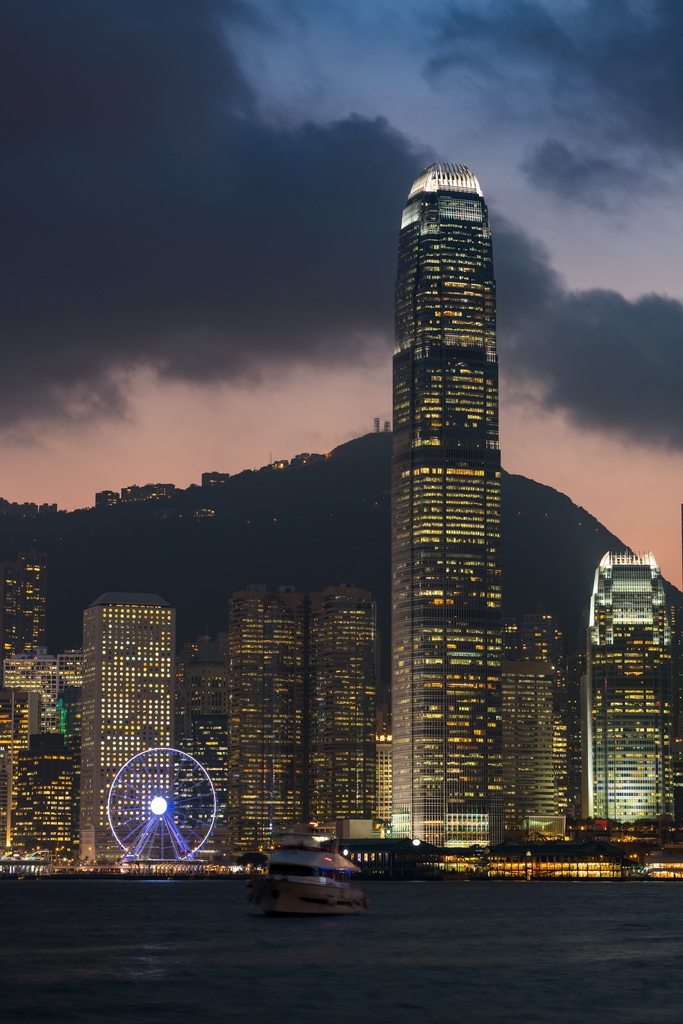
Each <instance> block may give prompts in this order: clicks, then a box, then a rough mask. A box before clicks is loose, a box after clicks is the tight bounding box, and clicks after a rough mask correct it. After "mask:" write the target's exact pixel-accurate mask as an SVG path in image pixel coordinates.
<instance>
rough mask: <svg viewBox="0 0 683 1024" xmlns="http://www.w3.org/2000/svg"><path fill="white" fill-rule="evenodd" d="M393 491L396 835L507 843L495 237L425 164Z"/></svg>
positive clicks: (445, 171)
mask: <svg viewBox="0 0 683 1024" xmlns="http://www.w3.org/2000/svg"><path fill="white" fill-rule="evenodd" d="M392 474H393V481H392V505H393V526H392V535H393V536H392V605H393V630H392V648H393V653H392V657H393V664H392V691H393V692H392V703H393V737H394V739H393V744H394V747H393V758H394V792H393V800H394V813H393V835H394V837H396V836H411V837H412V836H414V837H416V838H418V839H423V840H428V841H430V842H433V843H435V844H436V845H439V846H441V845H447V846H458V845H464V844H468V843H469V842H470V841H471V835H472V831H473V830H474V831H475V832H477V834H484V833H485V834H486V835H487V836H488V841H490V842H496V841H498V840H499V839H500V838H501V827H502V779H501V747H500V729H499V723H498V721H497V719H498V716H499V714H500V662H501V655H502V620H501V554H500V488H501V470H500V452H499V447H498V357H497V354H496V311H495V282H494V277H493V255H492V247H491V229H490V226H489V220H488V212H487V209H486V204H485V202H484V197H483V193H482V190H481V188H480V186H479V182H478V181H477V179H476V177H475V176H474V175H473V174H472V173H471V171H469V170H468V169H467V168H466V167H459V166H453V165H450V164H443V165H442V164H434V165H433V166H431V167H429V168H427V170H426V171H425V172H424V173H423V174H422V175H420V177H419V178H418V179H417V180H416V181H415V183H414V184H413V187H412V189H411V190H410V193H409V196H408V201H407V204H406V207H405V209H404V211H403V220H402V225H401V232H400V236H399V256H398V276H397V281H396V347H395V355H394V422H393V470H392Z"/></svg>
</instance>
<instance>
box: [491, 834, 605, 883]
mask: <svg viewBox="0 0 683 1024" xmlns="http://www.w3.org/2000/svg"><path fill="white" fill-rule="evenodd" d="M623 864H624V854H623V852H622V850H620V849H619V847H618V846H612V844H611V843H600V842H595V841H594V840H588V841H572V842H567V841H566V840H560V841H559V842H552V841H548V840H545V841H543V842H540V843H530V842H528V841H525V842H524V843H500V844H498V845H497V846H494V847H492V848H491V851H490V853H489V855H488V865H489V870H488V875H489V878H518V879H532V878H539V879H543V878H596V879H618V878H621V877H622V875H623Z"/></svg>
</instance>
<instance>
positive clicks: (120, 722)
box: [81, 593, 175, 860]
mask: <svg viewBox="0 0 683 1024" xmlns="http://www.w3.org/2000/svg"><path fill="white" fill-rule="evenodd" d="M174 662H175V609H173V608H171V607H169V604H168V602H167V601H164V600H163V598H161V597H159V596H158V595H157V594H118V593H110V594H102V596H101V597H99V598H98V599H97V601H94V602H93V603H92V604H91V605H90V607H89V608H86V610H85V611H84V613H83V709H82V718H81V857H87V858H88V859H89V860H103V859H110V858H114V857H117V856H119V855H120V850H119V847H118V845H117V844H116V843H115V841H114V840H113V837H112V835H111V832H110V829H109V826H108V824H107V797H108V794H109V788H110V786H111V784H112V782H113V781H114V777H115V776H116V773H117V772H118V770H119V768H121V767H122V766H123V765H124V764H125V763H126V761H128V759H129V758H131V757H133V755H134V754H138V753H139V752H140V751H141V750H147V749H148V748H149V747H164V746H168V745H169V744H170V743H171V741H172V738H173V729H172V717H171V716H172V711H173V686H174V676H175V664H174Z"/></svg>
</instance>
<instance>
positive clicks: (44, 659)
mask: <svg viewBox="0 0 683 1024" xmlns="http://www.w3.org/2000/svg"><path fill="white" fill-rule="evenodd" d="M3 681H4V685H5V689H8V690H26V691H28V692H30V693H36V694H38V698H39V701H40V711H39V715H40V723H39V727H38V730H37V731H38V732H42V733H46V732H60V722H61V719H60V713H59V707H58V700H59V695H60V686H59V666H58V662H57V658H56V656H55V655H54V654H48V653H47V649H46V648H45V647H38V648H36V649H35V650H33V651H30V652H28V651H26V652H23V653H21V654H17V655H15V656H14V657H12V658H5V662H4V668H3Z"/></svg>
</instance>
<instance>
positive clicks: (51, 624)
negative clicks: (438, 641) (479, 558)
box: [0, 434, 680, 681]
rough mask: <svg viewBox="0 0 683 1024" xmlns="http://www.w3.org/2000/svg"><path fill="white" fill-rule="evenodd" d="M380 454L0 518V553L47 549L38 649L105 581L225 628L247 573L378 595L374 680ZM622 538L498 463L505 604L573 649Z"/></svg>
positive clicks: (75, 641) (55, 642) (356, 453)
mask: <svg viewBox="0 0 683 1024" xmlns="http://www.w3.org/2000/svg"><path fill="white" fill-rule="evenodd" d="M390 460H391V434H366V435H365V436H364V437H359V438H357V439H356V440H353V441H349V442H348V443H346V444H342V445H340V446H339V447H338V448H335V449H334V451H332V452H331V453H330V454H329V456H327V457H325V458H321V459H319V460H311V459H308V460H306V461H305V462H304V460H299V463H298V464H295V465H291V466H288V467H286V468H282V469H274V468H270V467H264V468H262V469H260V470H257V471H255V472H254V471H251V470H245V471H244V472H243V473H239V474H237V475H235V476H232V477H230V478H229V479H228V480H227V481H226V482H225V483H222V484H216V485H213V486H207V487H199V486H197V485H191V486H190V487H189V488H187V489H186V490H178V491H176V492H175V494H174V495H173V496H172V497H170V498H163V499H156V500H149V501H139V502H126V503H121V504H118V505H114V506H111V507H108V508H97V509H96V508H90V509H81V510H77V511H74V512H68V513H67V512H58V513H56V514H48V515H41V516H38V517H36V518H33V519H30V518H20V517H10V516H3V517H0V559H13V558H16V555H17V553H18V552H19V551H28V550H30V549H31V548H35V549H36V550H39V551H44V552H46V553H47V556H48V643H49V646H50V649H51V650H52V651H61V650H64V649H66V648H69V647H74V646H78V645H80V643H81V634H82V612H83V609H84V608H86V607H87V606H88V605H89V604H90V603H91V601H94V600H95V599H96V598H97V597H98V596H99V595H100V594H102V593H104V592H105V591H140V592H156V593H158V594H161V595H162V596H163V597H164V598H166V600H168V601H169V602H170V603H171V604H172V605H173V606H174V607H175V608H177V612H178V619H177V621H178V643H179V645H180V644H182V643H183V642H185V641H187V640H192V639H194V637H195V636H196V635H197V634H203V633H209V634H211V635H215V634H216V633H218V632H219V631H224V630H226V628H227V620H228V600H229V598H230V595H231V594H232V592H233V591H235V590H241V589H243V588H244V587H245V586H246V585H248V584H250V583H265V584H266V585H267V586H268V588H269V589H274V588H275V587H277V586H278V585H281V584H284V585H293V586H295V587H296V588H297V590H299V591H302V592H310V591H317V590H322V589H323V588H324V587H326V586H331V585H333V584H339V583H342V582H345V583H349V584H355V585H356V586H358V587H366V588H367V589H369V590H371V591H372V593H373V596H374V597H375V598H376V600H377V603H378V620H379V629H380V637H381V652H382V654H381V657H382V676H383V678H384V680H385V681H386V679H387V674H388V669H389V638H390ZM624 547H625V545H624V544H623V543H622V542H621V541H620V540H619V538H618V537H616V536H615V535H614V534H613V533H610V532H609V530H607V529H606V528H605V527H604V526H603V525H602V524H601V523H600V522H598V520H597V519H595V517H594V516H591V515H590V514H589V513H588V512H586V510H585V509H583V508H580V507H579V506H577V505H575V504H574V503H573V502H572V501H571V500H570V499H569V498H568V497H567V496H566V495H565V494H561V493H560V492H559V491H556V490H554V489H553V488H552V487H546V486H544V485H543V484H539V483H536V482H535V481H534V480H529V479H527V478H526V477H524V476H518V475H512V474H509V473H504V474H503V574H504V575H503V604H504V611H505V614H506V615H514V616H519V615H522V614H523V613H524V612H529V611H536V610H537V609H538V608H539V607H541V608H544V609H545V610H546V611H548V612H554V613H556V614H557V616H558V619H559V624H560V627H561V629H562V630H563V632H564V633H565V637H566V638H567V641H568V642H569V645H570V646H571V647H573V646H574V645H575V640H576V637H577V636H578V633H579V630H582V629H584V628H585V622H586V616H587V611H588V604H589V599H590V594H591V589H592V583H593V576H594V573H595V568H596V566H597V564H598V562H599V561H600V559H601V558H602V556H603V555H604V553H605V552H606V551H608V550H610V549H612V550H615V549H616V550H619V549H623V548H624ZM671 589H672V591H673V588H671ZM675 593H676V594H678V591H675ZM678 596H679V597H680V595H678Z"/></svg>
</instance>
